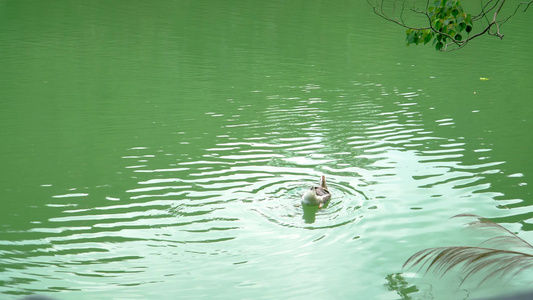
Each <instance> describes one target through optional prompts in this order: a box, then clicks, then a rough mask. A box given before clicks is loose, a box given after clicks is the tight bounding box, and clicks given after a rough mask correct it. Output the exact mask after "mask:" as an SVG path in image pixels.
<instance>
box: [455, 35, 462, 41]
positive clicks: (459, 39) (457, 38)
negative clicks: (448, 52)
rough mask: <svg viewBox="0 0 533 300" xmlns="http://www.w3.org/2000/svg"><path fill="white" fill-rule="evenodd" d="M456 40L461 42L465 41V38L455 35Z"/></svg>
mask: <svg viewBox="0 0 533 300" xmlns="http://www.w3.org/2000/svg"><path fill="white" fill-rule="evenodd" d="M455 39H456V40H458V41H461V40H462V39H463V36H462V35H460V34H459V33H458V34H456V35H455Z"/></svg>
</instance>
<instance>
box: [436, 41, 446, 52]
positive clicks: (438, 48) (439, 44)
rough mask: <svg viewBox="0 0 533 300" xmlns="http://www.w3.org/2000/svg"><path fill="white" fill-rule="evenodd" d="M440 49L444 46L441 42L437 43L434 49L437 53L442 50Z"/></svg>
mask: <svg viewBox="0 0 533 300" xmlns="http://www.w3.org/2000/svg"><path fill="white" fill-rule="evenodd" d="M442 47H444V44H443V43H442V42H438V43H437V44H436V45H435V49H437V50H439V51H440V50H441V49H442Z"/></svg>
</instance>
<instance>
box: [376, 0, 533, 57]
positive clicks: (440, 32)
mask: <svg viewBox="0 0 533 300" xmlns="http://www.w3.org/2000/svg"><path fill="white" fill-rule="evenodd" d="M367 1H368V3H369V4H370V5H371V6H372V9H373V10H374V13H375V14H376V15H378V16H380V17H382V18H383V19H385V20H387V21H389V22H392V23H395V24H397V25H399V26H401V27H404V28H406V41H407V45H408V46H409V45H411V44H414V45H419V44H424V45H425V44H427V43H428V42H430V41H433V45H434V47H435V49H437V50H439V51H452V50H456V49H460V48H463V47H464V46H466V45H467V44H468V43H469V42H470V41H471V40H473V39H475V38H477V37H480V36H482V35H485V34H488V35H491V36H495V37H498V38H499V39H502V38H503V37H504V35H503V34H502V33H501V31H500V29H501V26H502V25H503V24H504V23H505V22H507V21H508V20H509V19H510V18H511V17H513V16H514V15H515V14H516V13H517V12H518V11H519V10H522V11H523V12H526V11H527V10H528V8H529V6H530V5H531V4H532V3H533V0H531V1H525V2H520V3H519V4H518V5H517V6H516V8H515V9H514V11H513V12H512V13H511V14H509V15H508V16H507V17H503V18H501V16H500V15H501V14H502V9H503V7H504V5H505V3H506V0H488V1H487V2H486V3H485V4H483V2H481V8H480V11H479V12H478V13H477V14H474V15H472V14H470V13H467V12H465V11H464V9H463V7H462V5H461V3H460V1H459V0H426V1H425V5H424V6H423V7H422V8H421V7H419V6H417V5H416V1H414V2H413V7H412V8H410V9H408V10H407V9H406V0H404V1H401V4H399V3H400V1H399V0H397V1H394V3H393V4H392V8H390V9H386V5H385V0H367ZM406 11H407V12H410V13H411V14H413V15H420V16H422V17H424V19H425V20H426V21H425V22H426V24H427V26H422V27H420V26H414V25H412V24H411V23H408V22H407V21H406V16H405V15H406ZM474 27H476V28H477V27H479V28H480V29H479V30H478V31H477V32H476V33H475V32H474Z"/></svg>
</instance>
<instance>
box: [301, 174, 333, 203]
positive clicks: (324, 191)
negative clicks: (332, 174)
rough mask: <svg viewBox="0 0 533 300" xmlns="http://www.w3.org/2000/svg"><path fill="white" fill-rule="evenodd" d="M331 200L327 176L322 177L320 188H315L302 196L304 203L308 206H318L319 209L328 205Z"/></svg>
mask: <svg viewBox="0 0 533 300" xmlns="http://www.w3.org/2000/svg"><path fill="white" fill-rule="evenodd" d="M330 198H331V193H330V192H329V191H328V186H327V185H326V176H324V175H322V176H321V177H320V186H313V187H311V188H310V189H308V190H307V191H305V193H304V194H303V196H302V203H303V204H306V205H318V208H322V206H324V205H325V204H326V203H328V201H329V199H330Z"/></svg>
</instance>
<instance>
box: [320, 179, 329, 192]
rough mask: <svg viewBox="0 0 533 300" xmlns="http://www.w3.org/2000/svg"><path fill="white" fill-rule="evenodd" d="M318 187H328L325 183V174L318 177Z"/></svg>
mask: <svg viewBox="0 0 533 300" xmlns="http://www.w3.org/2000/svg"><path fill="white" fill-rule="evenodd" d="M320 187H322V188H325V189H326V190H327V189H328V186H327V185H326V176H324V175H322V176H321V177H320Z"/></svg>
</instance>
